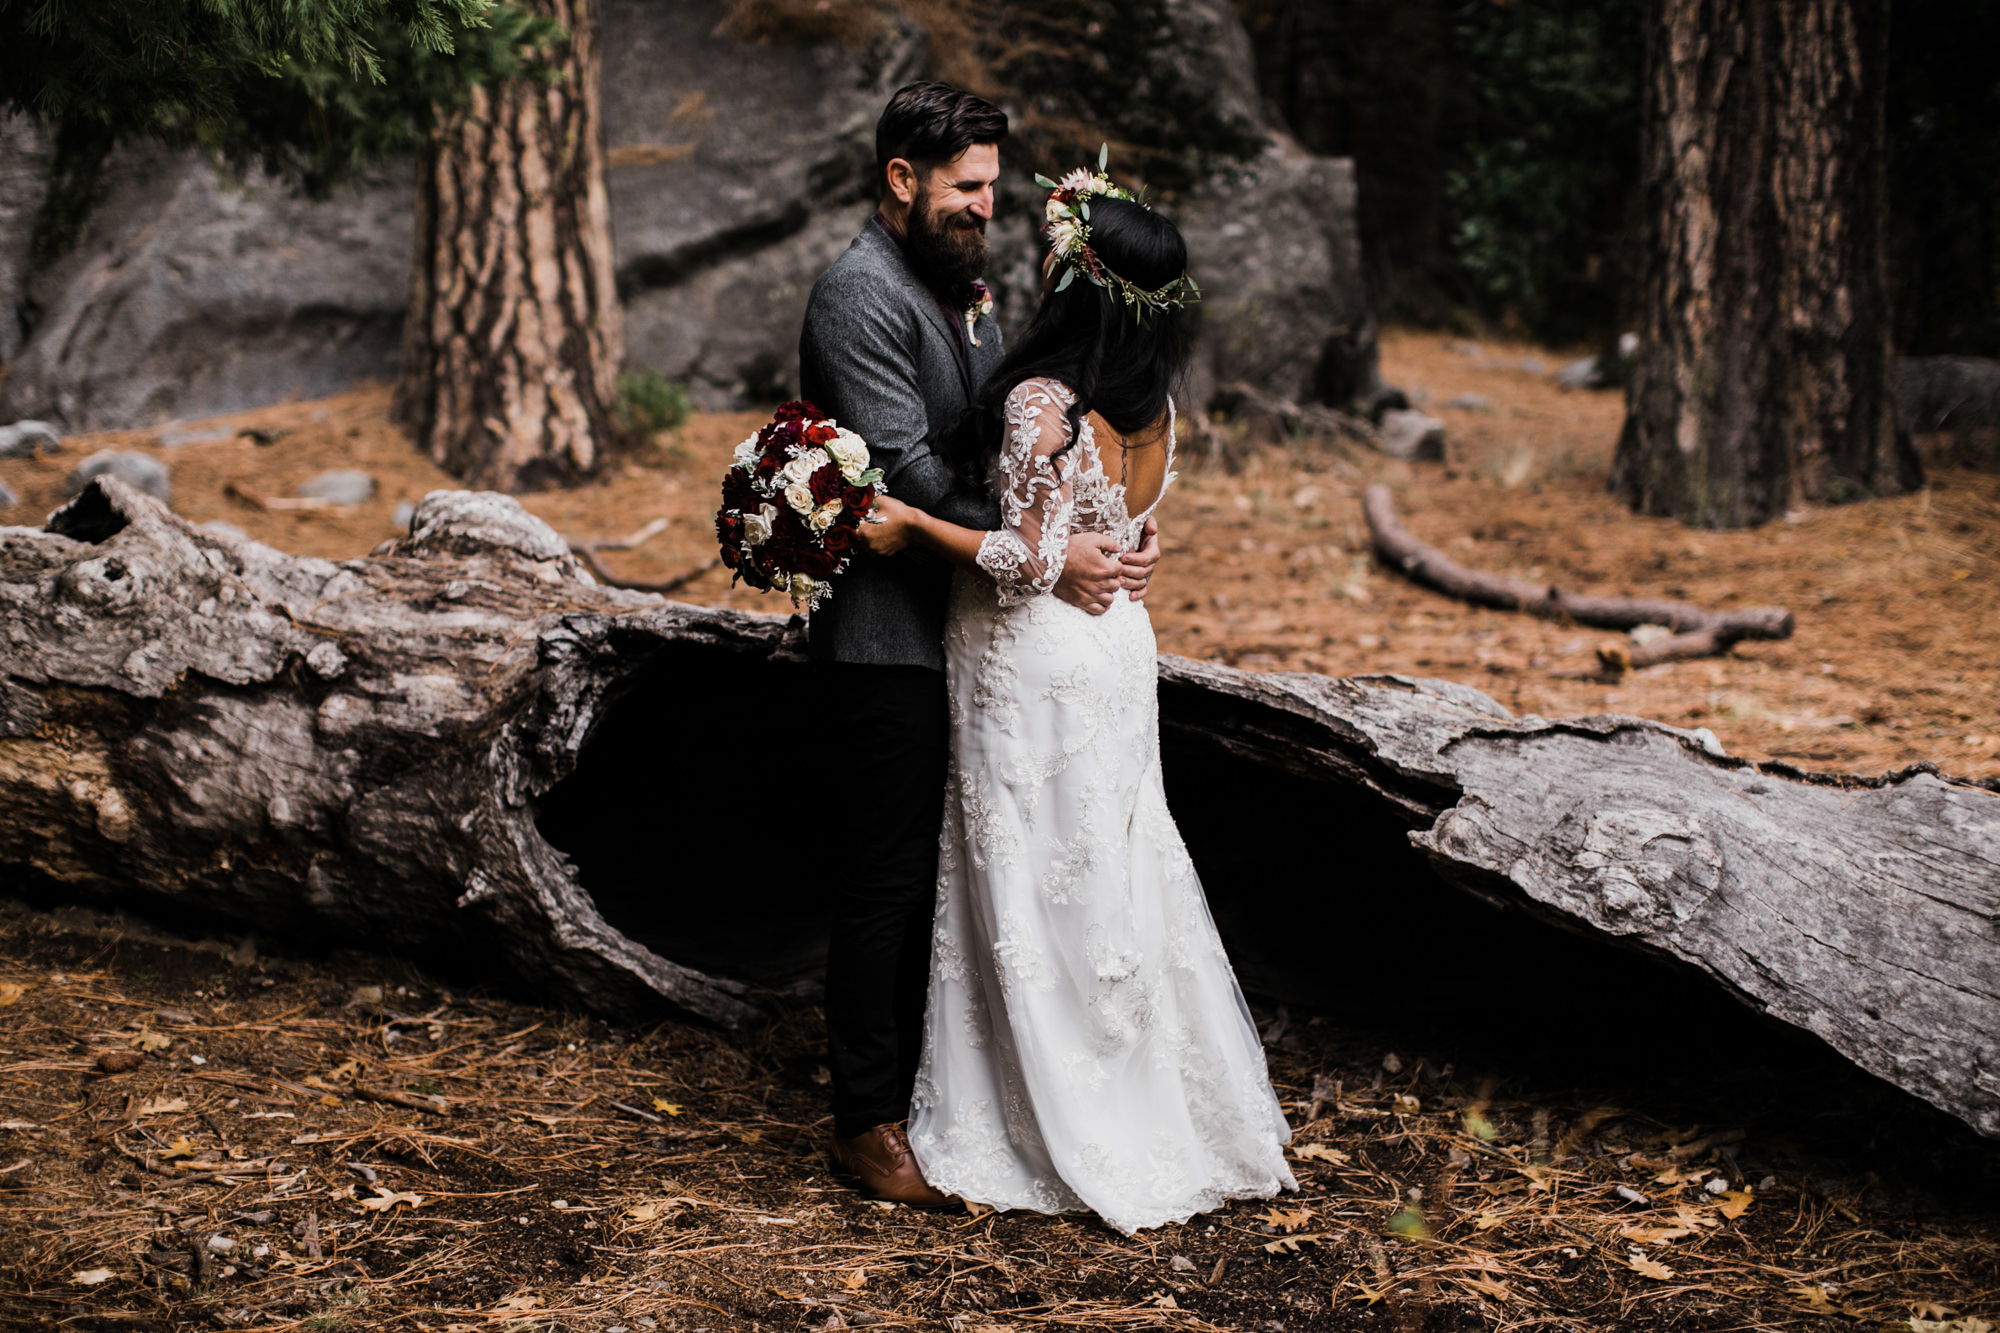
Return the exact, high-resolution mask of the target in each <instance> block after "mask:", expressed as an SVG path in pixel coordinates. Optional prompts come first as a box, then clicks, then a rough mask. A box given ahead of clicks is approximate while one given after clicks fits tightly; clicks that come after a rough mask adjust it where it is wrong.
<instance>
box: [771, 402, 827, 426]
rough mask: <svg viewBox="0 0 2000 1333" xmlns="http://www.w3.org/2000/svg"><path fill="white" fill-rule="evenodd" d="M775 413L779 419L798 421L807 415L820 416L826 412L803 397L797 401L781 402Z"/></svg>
mask: <svg viewBox="0 0 2000 1333" xmlns="http://www.w3.org/2000/svg"><path fill="white" fill-rule="evenodd" d="M773 415H774V417H775V419H776V420H779V421H798V420H800V419H802V418H805V417H812V418H818V417H821V416H824V415H825V414H824V413H823V412H821V411H820V410H819V409H818V408H817V407H814V406H813V405H812V404H811V403H808V402H806V401H804V400H803V399H801V400H799V401H797V402H790V403H783V404H780V405H779V407H778V410H777V412H776V413H774V414H773Z"/></svg>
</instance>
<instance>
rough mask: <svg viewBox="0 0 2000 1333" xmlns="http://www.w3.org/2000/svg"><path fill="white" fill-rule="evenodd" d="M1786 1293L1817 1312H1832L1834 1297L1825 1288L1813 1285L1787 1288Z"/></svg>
mask: <svg viewBox="0 0 2000 1333" xmlns="http://www.w3.org/2000/svg"><path fill="white" fill-rule="evenodd" d="M1785 1292H1786V1294H1787V1295H1789V1296H1792V1297H1794V1298H1795V1299H1797V1300H1798V1301H1799V1302H1801V1303H1802V1304H1804V1305H1806V1306H1807V1307H1809V1308H1810V1309H1813V1310H1815V1311H1820V1310H1825V1311H1831V1310H1832V1309H1833V1297H1832V1296H1831V1295H1829V1294H1828V1292H1827V1289H1826V1288H1825V1287H1821V1286H1812V1285H1808V1286H1803V1287H1787V1288H1785Z"/></svg>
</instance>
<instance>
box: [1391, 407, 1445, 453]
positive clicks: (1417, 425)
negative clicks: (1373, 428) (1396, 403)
mask: <svg viewBox="0 0 2000 1333" xmlns="http://www.w3.org/2000/svg"><path fill="white" fill-rule="evenodd" d="M1381 435H1382V452H1383V453H1385V454H1388V455H1389V456H1390V457H1391V458H1401V459H1405V460H1407V461H1409V462H1413V463H1442V462H1443V461H1444V422H1442V421H1439V420H1438V419H1437V418H1436V417H1433V416H1426V415H1425V414H1424V413H1422V412H1412V411H1407V410H1404V409H1400V408H1392V409H1391V410H1389V411H1387V412H1384V413H1383V414H1382V425H1381Z"/></svg>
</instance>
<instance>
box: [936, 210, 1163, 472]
mask: <svg viewBox="0 0 2000 1333" xmlns="http://www.w3.org/2000/svg"><path fill="white" fill-rule="evenodd" d="M1090 246H1091V249H1092V250H1094V251H1096V253H1097V257H1098V259H1099V260H1100V261H1101V262H1102V263H1103V264H1104V266H1105V267H1106V268H1108V269H1110V270H1111V271H1112V272H1113V273H1116V274H1117V275H1118V276H1119V277H1121V278H1124V279H1125V280H1126V281H1127V282H1130V283H1133V284H1135V285H1136V286H1139V287H1142V288H1145V289H1146V290H1147V291H1155V290H1157V289H1159V288H1161V287H1164V286H1165V285H1166V284H1168V283H1170V282H1172V281H1173V280H1174V279H1175V278H1178V277H1180V276H1181V274H1183V273H1185V272H1186V271H1187V242H1186V241H1185V240H1183V239H1182V237H1181V232H1180V228H1178V227H1176V226H1175V225H1174V224H1173V223H1171V222H1169V221H1167V220H1166V219H1165V218H1163V217H1161V216H1160V215H1159V214H1158V213H1155V212H1153V211H1152V210H1151V209H1149V208H1146V207H1144V206H1143V205H1140V204H1135V203H1129V202H1127V201H1125V200H1123V199H1107V198H1098V199H1093V200H1091V203H1090ZM1144 313H1145V317H1144V318H1143V319H1139V318H1135V317H1134V312H1133V308H1132V307H1131V306H1128V305H1126V304H1125V303H1124V302H1123V301H1121V300H1119V298H1118V295H1117V293H1115V292H1113V291H1109V290H1107V289H1105V288H1103V287H1099V286H1098V285H1097V284H1096V283H1093V282H1090V281H1089V280H1087V279H1086V278H1084V277H1083V276H1082V275H1081V274H1079V275H1077V277H1076V278H1075V279H1073V280H1072V281H1071V282H1070V284H1069V286H1068V287H1066V288H1064V289H1063V290H1062V291H1059V292H1051V293H1049V295H1048V296H1047V298H1046V299H1044V300H1043V302H1042V305H1041V308H1040V309H1039V310H1037V311H1036V312H1035V317H1034V319H1033V320H1031V321H1030V322H1029V324H1028V327H1027V330H1026V332H1024V333H1023V334H1022V335H1021V340H1020V342H1018V343H1017V344H1015V346H1014V348H1013V350H1012V351H1010V352H1008V353H1007V356H1006V358H1005V359H1004V360H1003V361H1001V363H1000V366H999V368H998V369H997V370H995V371H994V372H993V376H992V378H991V379H989V380H987V381H986V386H985V388H984V389H983V390H981V392H980V395H979V399H978V401H977V402H976V403H974V404H973V407H972V410H971V411H969V412H967V413H966V414H965V416H964V417H963V418H962V419H961V420H960V421H959V423H958V426H957V428H956V429H955V430H953V431H952V432H951V433H950V434H949V435H948V436H946V437H945V439H944V440H943V441H942V444H943V448H942V449H941V451H940V452H942V453H943V455H944V457H945V461H946V462H948V463H949V464H950V465H951V468H952V471H953V473H954V474H956V476H957V478H958V485H959V488H960V489H961V490H964V491H969V492H973V493H978V492H981V491H984V490H985V488H986V484H987V477H988V475H989V473H990V471H991V469H992V466H993V460H994V459H995V458H996V457H998V455H999V452H1000V436H1001V431H1002V430H1003V424H1002V422H1001V416H1000V414H1001V407H1002V406H1003V405H1004V404H1005V403H1006V401H1007V395H1008V394H1010V393H1012V392H1013V391H1014V388H1015V386H1016V385H1018V384H1020V383H1021V381H1023V380H1028V379H1034V378H1037V377H1040V376H1045V377H1047V378H1049V379H1055V380H1061V381H1062V382H1063V383H1064V384H1067V385H1068V386H1069V387H1070V388H1071V389H1073V390H1075V391H1076V404H1075V406H1073V407H1072V408H1071V409H1070V413H1069V416H1070V439H1071V440H1072V441H1074V440H1075V439H1076V435H1077V430H1078V427H1079V426H1080V425H1081V423H1082V421H1083V418H1084V415H1085V414H1086V413H1089V412H1096V413H1097V414H1098V415H1099V416H1101V417H1103V418H1104V419H1105V420H1106V421H1108V422H1109V423H1111V427H1112V429H1113V430H1116V431H1117V432H1118V433H1119V434H1120V435H1126V436H1130V435H1133V434H1136V433H1139V432H1142V431H1145V430H1147V429H1149V428H1150V427H1152V426H1154V425H1156V424H1157V423H1158V422H1159V421H1160V420H1161V419H1162V418H1163V417H1165V416H1166V414H1167V399H1168V397H1169V396H1170V395H1171V394H1172V393H1173V392H1174V390H1175V389H1177V388H1179V387H1180V385H1181V383H1182V381H1183V380H1184V379H1185V378H1186V376H1187V368H1188V352H1189V347H1190V334H1191V332H1192V330H1191V321H1192V316H1191V314H1190V312H1189V311H1187V310H1185V309H1178V308H1177V309H1171V310H1148V311H1146V312H1144Z"/></svg>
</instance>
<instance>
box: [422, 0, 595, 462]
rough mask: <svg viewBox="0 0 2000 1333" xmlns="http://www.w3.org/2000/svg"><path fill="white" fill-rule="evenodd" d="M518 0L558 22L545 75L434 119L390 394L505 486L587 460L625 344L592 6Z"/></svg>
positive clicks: (456, 453) (452, 454) (437, 443)
mask: <svg viewBox="0 0 2000 1333" xmlns="http://www.w3.org/2000/svg"><path fill="white" fill-rule="evenodd" d="M524 3H526V6H527V8H529V9H532V10H535V11H536V12H538V13H543V14H547V15H549V16H550V17H552V18H554V19H556V20H557V21H558V22H560V23H562V24H563V25H564V28H565V29H566V31H567V34H568V36H567V39H566V40H565V41H563V42H562V43H561V44H560V46H558V47H557V48H556V49H555V50H554V51H553V52H552V53H551V54H550V55H549V56H548V57H547V61H548V66H549V69H550V71H551V72H552V73H553V77H552V78H551V79H548V80H547V81H544V80H543V79H540V78H535V77H524V78H521V79H517V80H514V81H513V82H511V83H508V84H506V85H504V86H501V87H497V88H478V89H475V90H474V92H473V95H472V101H471V105H470V107H469V109H467V110H466V111H465V112H463V113H462V114H451V115H447V116H444V117H442V118H441V123H440V124H439V125H438V126H437V127H436V128H435V129H434V130H433V132H432V136H431V142H430V145H429V147H428V148H427V150H426V151H425V152H424V154H423V156H422V158H421V160H420V163H419V167H418V173H417V236H416V257H415V262H414V264H413V266H412V276H411V283H410V310H409V315H408V317H407V319H406V320H405V323H404V326H403V354H402V378H401V381H400V382H399V383H398V385H397V386H396V398H395V409H394V410H395V415H396V417H397V419H398V420H399V421H400V422H402V424H403V425H404V426H406V427H407V428H408V429H409V431H410V433H411V434H412V435H413V436H414V437H415V438H416V441H417V444H418V446H419V447H420V448H422V449H423V450H424V451H425V452H426V453H428V454H429V455H430V456H431V458H432V460H433V461H435V462H436V463H437V464H438V465H439V466H440V467H442V468H444V469H445V471H447V472H449V473H451V474H452V475H453V476H455V477H459V478H462V479H463V480H465V481H466V482H468V483H470V484H472V485H475V486H480V487H488V488H493V489H497V490H504V491H517V490H532V489H539V488H542V487H547V486H558V485H573V484H575V483H577V482H579V481H582V480H584V479H585V478H587V477H589V476H591V475H592V474H594V473H595V472H596V471H597V470H598V468H599V467H600V466H601V464H602V463H603V460H604V452H605V449H606V447H607V446H608V445H609V444H610V443H611V441H612V440H613V438H614V432H615V426H614V424H613V420H612V406H613V404H614V402H615V401H616V396H617V385H618V367H619V363H620V361H621V360H622V359H623V356H624V333H623V323H622V316H621V313H620V310H619V306H618V293H617V285H616V276H615V274H614V272H613V257H612V250H611V214H610V204H609V200H608V198H607V196H606V194H605V187H604V153H603V144H602V130H601V119H602V118H601V116H600V113H599V105H598V101H599V99H598V57H597V24H596V5H595V3H594V0H524Z"/></svg>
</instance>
